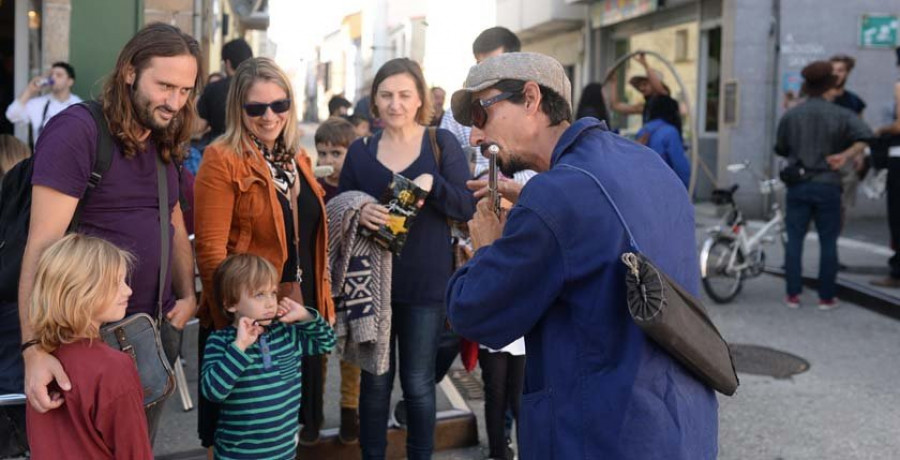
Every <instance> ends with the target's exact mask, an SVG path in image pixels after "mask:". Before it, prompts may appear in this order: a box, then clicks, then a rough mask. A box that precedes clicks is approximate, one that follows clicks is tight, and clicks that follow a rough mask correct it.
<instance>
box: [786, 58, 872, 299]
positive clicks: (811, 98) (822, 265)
mask: <svg viewBox="0 0 900 460" xmlns="http://www.w3.org/2000/svg"><path fill="white" fill-rule="evenodd" d="M801 75H802V76H803V93H804V94H806V95H807V97H808V99H807V100H806V101H805V102H803V103H802V104H800V105H798V106H796V107H794V108H792V109H790V110H788V111H787V112H785V114H784V116H783V117H782V118H781V120H780V121H779V122H778V132H777V134H776V143H775V154H776V155H780V156H783V157H785V158H787V163H788V167H787V168H786V171H785V172H783V173H782V179H785V183H786V184H787V186H788V190H787V211H786V213H785V227H786V229H787V244H786V245H785V252H784V265H785V272H786V276H785V279H786V281H787V297H786V299H785V305H786V306H787V307H788V308H799V307H800V294H801V291H802V290H803V279H802V267H801V264H800V261H801V260H802V258H803V241H804V239H805V238H806V231H807V229H808V228H809V222H810V220H812V219H815V222H816V231H818V232H819V245H820V248H821V249H820V253H819V309H820V310H832V309H834V308H837V306H838V304H837V299H836V298H835V293H836V284H835V280H836V279H837V271H838V255H837V238H838V234H839V233H840V229H841V190H842V186H841V173H840V169H841V168H842V167H844V165H845V164H847V163H853V162H855V161H859V160H861V159H862V156H863V152H864V150H865V147H866V144H865V141H867V140H869V139H871V138H872V131H871V130H870V129H869V127H868V126H866V124H865V123H864V122H863V121H862V119H860V118H859V116H857V115H856V114H855V113H853V112H851V111H850V110H847V109H845V108H843V107H840V106H838V105H836V104H832V103H831V102H829V101H828V100H826V99H825V98H826V97H829V98H830V97H831V96H832V95H833V94H834V92H833V89H834V88H835V87H836V85H837V82H838V79H837V77H836V76H835V75H834V74H833V72H832V66H831V63H830V62H828V61H816V62H813V63H811V64H809V65H807V66H806V67H804V68H803V71H801ZM788 172H790V173H788Z"/></svg>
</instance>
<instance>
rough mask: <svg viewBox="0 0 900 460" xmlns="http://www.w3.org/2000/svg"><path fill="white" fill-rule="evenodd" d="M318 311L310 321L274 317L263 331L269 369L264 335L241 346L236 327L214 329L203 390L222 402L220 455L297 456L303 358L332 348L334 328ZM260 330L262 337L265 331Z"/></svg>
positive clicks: (217, 438)
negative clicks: (289, 321) (267, 362)
mask: <svg viewBox="0 0 900 460" xmlns="http://www.w3.org/2000/svg"><path fill="white" fill-rule="evenodd" d="M308 310H309V311H310V312H312V313H313V315H314V317H315V318H314V319H313V320H311V321H308V322H305V323H294V324H282V323H274V324H272V325H271V326H269V330H268V331H267V332H266V333H265V334H263V336H264V337H265V340H266V342H268V345H269V350H270V355H271V363H270V365H269V369H266V368H265V367H266V366H265V364H264V360H263V357H262V352H261V349H260V342H261V340H257V341H256V343H254V344H253V345H251V346H249V347H247V350H245V351H243V352H242V351H241V350H240V349H239V348H238V347H237V346H236V345H235V344H234V340H235V338H236V337H237V329H236V328H235V327H234V326H228V327H226V328H225V329H222V330H219V331H215V332H213V333H212V334H211V335H210V336H209V339H208V340H207V342H206V348H205V350H204V355H203V368H202V371H201V376H200V391H202V392H203V395H204V396H206V397H207V398H208V399H209V400H211V401H215V402H218V403H220V404H221V410H220V413H219V422H218V425H217V426H216V435H215V457H216V458H219V459H293V458H294V457H295V456H296V441H295V439H296V436H297V430H298V428H299V427H298V422H297V415H298V410H299V409H300V358H301V357H302V356H304V355H317V354H322V353H326V352H328V351H331V349H332V348H333V347H334V331H333V330H332V329H331V326H329V325H328V323H326V322H325V320H323V319H322V317H321V316H319V314H318V312H316V311H315V310H312V309H308ZM263 336H261V337H263Z"/></svg>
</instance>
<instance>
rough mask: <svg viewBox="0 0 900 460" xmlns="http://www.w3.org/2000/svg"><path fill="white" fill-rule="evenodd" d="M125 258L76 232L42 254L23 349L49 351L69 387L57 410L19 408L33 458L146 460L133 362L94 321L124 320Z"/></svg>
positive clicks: (146, 439) (126, 291)
mask: <svg viewBox="0 0 900 460" xmlns="http://www.w3.org/2000/svg"><path fill="white" fill-rule="evenodd" d="M131 263H132V257H131V255H129V254H128V253H126V252H125V251H122V250H120V249H118V248H117V247H115V246H114V245H112V244H111V243H108V242H106V241H104V240H102V239H99V238H95V237H90V236H84V235H78V234H70V235H68V236H65V237H63V238H62V239H60V240H59V241H57V242H56V243H54V244H53V245H52V246H50V248H48V249H47V250H46V251H44V253H43V255H42V256H41V258H40V261H39V262H38V267H37V276H36V277H35V281H34V294H33V295H32V296H31V304H30V305H29V318H30V321H31V328H32V330H33V331H34V337H35V338H34V339H33V340H30V341H28V342H25V343H24V344H23V345H22V347H23V348H27V347H32V346H34V347H38V348H40V349H42V350H43V351H45V352H47V353H52V354H53V355H54V356H55V357H56V358H57V359H59V362H60V363H61V364H62V365H63V367H65V369H66V373H67V374H68V375H69V380H70V381H71V382H72V389H71V390H69V391H68V392H66V394H65V401H66V403H65V404H63V405H62V406H61V407H60V408H59V409H56V410H53V411H50V412H46V413H39V412H38V411H37V410H35V409H34V408H33V407H31V406H30V405H29V406H28V408H27V409H26V410H27V420H28V443H29V445H30V446H31V456H32V458H36V459H38V458H58V457H59V456H60V453H61V452H65V453H66V454H67V456H68V457H70V458H96V459H112V458H133V459H148V460H149V459H152V458H153V453H152V452H151V448H150V437H149V436H148V434H147V419H146V417H145V416H144V402H143V400H144V391H143V389H142V387H141V380H140V377H138V372H137V368H136V367H135V365H134V361H133V360H132V359H131V356H129V355H128V354H126V353H123V352H121V351H118V350H114V349H112V348H110V347H109V346H108V345H106V343H105V342H103V340H101V339H100V326H102V325H103V324H104V323H108V322H113V321H118V320H120V319H122V318H124V317H125V310H126V309H127V308H128V299H129V298H130V297H131V288H130V287H129V286H128V284H127V283H126V277H127V275H128V272H129V269H130V266H131Z"/></svg>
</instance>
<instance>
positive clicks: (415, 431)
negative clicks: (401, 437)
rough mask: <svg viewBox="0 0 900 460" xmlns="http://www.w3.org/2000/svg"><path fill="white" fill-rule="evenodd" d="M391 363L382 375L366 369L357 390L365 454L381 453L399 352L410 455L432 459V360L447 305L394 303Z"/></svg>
mask: <svg viewBox="0 0 900 460" xmlns="http://www.w3.org/2000/svg"><path fill="white" fill-rule="evenodd" d="M392 309H393V310H392V314H391V360H390V362H391V365H390V368H389V370H388V371H387V372H386V373H385V374H382V375H373V374H371V373H369V372H366V371H363V372H362V382H361V384H360V396H359V445H360V448H361V449H362V458H363V459H378V460H380V459H383V458H385V450H386V449H387V425H388V415H389V412H390V408H391V390H392V389H393V387H394V373H395V371H396V369H397V362H398V358H397V356H396V355H397V352H399V364H400V365H399V367H400V385H401V387H402V388H403V399H404V400H405V401H406V414H407V420H408V421H407V426H408V432H407V437H406V455H407V457H408V458H409V459H410V460H419V459H430V458H431V454H432V452H433V451H434V425H435V413H436V408H435V393H434V388H435V385H434V366H435V357H436V355H437V346H438V338H439V337H440V335H441V328H442V327H443V325H444V315H445V311H444V305H443V304H435V305H402V304H394V305H392Z"/></svg>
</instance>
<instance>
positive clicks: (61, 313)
mask: <svg viewBox="0 0 900 460" xmlns="http://www.w3.org/2000/svg"><path fill="white" fill-rule="evenodd" d="M133 260H134V258H133V257H132V255H131V254H129V253H128V252H126V251H123V250H121V249H119V248H117V247H116V246H114V245H113V244H112V243H109V242H107V241H105V240H102V239H100V238H95V237H92V236H85V235H79V234H75V233H73V234H69V235H66V236H64V237H63V238H62V239H60V240H59V241H57V242H56V243H54V244H53V245H51V246H50V247H49V248H47V250H46V251H44V253H43V255H41V258H40V261H39V262H38V268H37V276H36V277H35V281H34V291H33V293H32V296H31V305H29V320H30V322H31V327H32V328H33V329H34V338H35V339H36V340H37V341H38V342H39V345H40V346H41V348H43V349H44V350H45V351H47V352H52V351H54V350H56V349H57V348H59V347H60V345H63V344H67V343H72V342H75V341H77V340H80V339H84V338H95V337H98V336H99V331H98V330H97V328H96V327H95V326H94V324H93V318H94V316H95V314H96V312H97V310H98V309H99V308H103V306H105V305H108V304H109V303H110V302H112V301H113V300H114V299H115V296H116V293H117V292H118V288H119V277H120V276H121V275H122V273H123V272H124V273H126V274H127V273H128V271H129V270H130V268H131V266H132V264H133Z"/></svg>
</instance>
